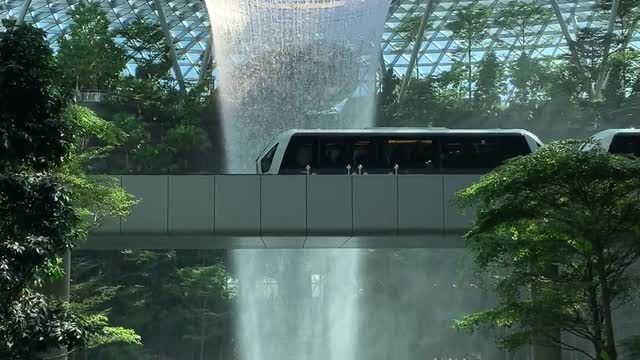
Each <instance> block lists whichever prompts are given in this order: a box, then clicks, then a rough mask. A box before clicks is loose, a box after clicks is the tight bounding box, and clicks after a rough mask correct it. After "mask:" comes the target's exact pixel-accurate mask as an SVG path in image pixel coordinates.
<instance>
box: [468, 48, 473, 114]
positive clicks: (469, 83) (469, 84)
mask: <svg viewBox="0 0 640 360" xmlns="http://www.w3.org/2000/svg"><path fill="white" fill-rule="evenodd" d="M467 62H468V63H469V69H468V71H469V73H468V76H469V77H468V79H467V80H468V84H467V86H468V91H469V103H468V106H469V108H471V99H472V98H473V88H472V85H471V77H472V76H473V72H472V71H471V40H469V44H468V47H467Z"/></svg>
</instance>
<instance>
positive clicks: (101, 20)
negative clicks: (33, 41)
mask: <svg viewBox="0 0 640 360" xmlns="http://www.w3.org/2000/svg"><path fill="white" fill-rule="evenodd" d="M68 14H69V16H70V17H71V19H72V21H73V24H71V26H70V27H69V34H68V36H66V37H65V36H63V37H61V38H60V44H59V46H60V49H59V51H58V61H59V62H60V69H61V71H62V79H63V82H64V84H65V85H66V86H67V87H68V88H69V89H76V90H83V89H94V90H96V89H97V90H104V89H109V88H110V86H111V84H112V83H113V82H114V81H115V80H116V79H117V78H118V76H119V75H120V72H121V71H122V70H123V69H124V67H125V64H126V60H127V59H126V57H125V53H124V50H123V49H122V48H121V47H119V46H118V45H117V44H116V42H115V40H114V36H115V34H114V33H113V32H111V31H110V30H109V19H108V18H107V14H106V13H105V12H104V10H102V8H101V6H100V3H98V2H79V3H78V4H76V5H75V6H74V7H73V8H72V9H71V10H69V13H68Z"/></svg>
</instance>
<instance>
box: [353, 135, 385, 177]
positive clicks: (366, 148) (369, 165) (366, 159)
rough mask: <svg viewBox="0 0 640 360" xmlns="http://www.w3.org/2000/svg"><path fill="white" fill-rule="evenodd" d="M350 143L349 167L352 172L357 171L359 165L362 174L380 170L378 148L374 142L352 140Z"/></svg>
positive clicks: (363, 139)
mask: <svg viewBox="0 0 640 360" xmlns="http://www.w3.org/2000/svg"><path fill="white" fill-rule="evenodd" d="M350 143H351V162H350V163H351V166H353V167H354V172H356V171H357V168H358V166H359V165H362V168H363V171H364V172H371V170H373V171H374V172H377V171H375V170H376V169H378V168H380V164H379V161H378V147H377V144H376V142H375V141H374V140H371V139H365V138H362V139H353V140H351V141H350Z"/></svg>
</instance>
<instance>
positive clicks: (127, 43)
mask: <svg viewBox="0 0 640 360" xmlns="http://www.w3.org/2000/svg"><path fill="white" fill-rule="evenodd" d="M118 35H119V36H122V37H123V38H124V42H123V45H124V48H125V49H127V54H128V55H127V56H128V59H129V60H131V61H133V62H134V63H135V64H136V65H137V67H136V72H135V77H136V78H138V79H145V78H146V79H156V80H157V79H167V78H168V76H169V71H170V70H171V60H170V58H169V52H170V51H171V49H170V47H169V45H167V42H166V41H165V38H164V33H163V32H162V28H161V27H160V25H159V24H151V23H148V22H146V21H144V20H136V21H134V22H132V23H130V24H129V25H127V26H126V27H124V28H122V29H121V30H119V31H118Z"/></svg>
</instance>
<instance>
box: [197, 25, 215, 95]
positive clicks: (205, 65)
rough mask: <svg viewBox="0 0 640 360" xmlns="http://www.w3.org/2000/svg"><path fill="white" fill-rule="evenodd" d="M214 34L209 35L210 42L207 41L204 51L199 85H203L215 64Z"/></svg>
mask: <svg viewBox="0 0 640 360" xmlns="http://www.w3.org/2000/svg"><path fill="white" fill-rule="evenodd" d="M212 53H213V34H211V35H209V41H207V47H206V48H205V49H204V55H203V56H202V62H201V63H200V74H199V75H198V83H199V84H202V82H203V81H204V79H205V78H206V76H207V72H208V71H209V69H210V67H211V64H212V63H213V56H212Z"/></svg>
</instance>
